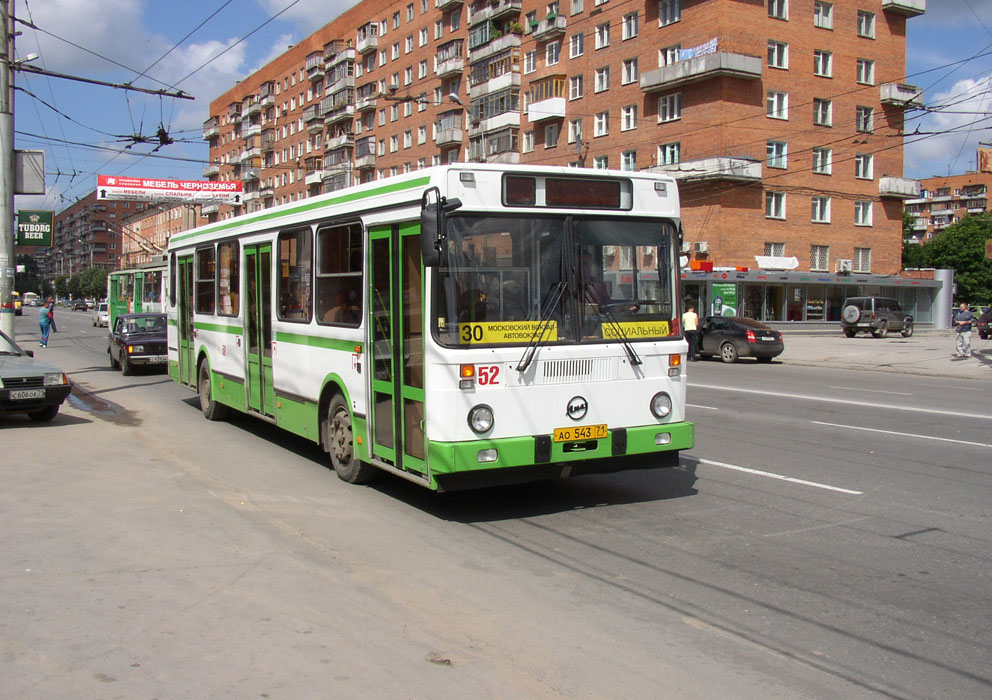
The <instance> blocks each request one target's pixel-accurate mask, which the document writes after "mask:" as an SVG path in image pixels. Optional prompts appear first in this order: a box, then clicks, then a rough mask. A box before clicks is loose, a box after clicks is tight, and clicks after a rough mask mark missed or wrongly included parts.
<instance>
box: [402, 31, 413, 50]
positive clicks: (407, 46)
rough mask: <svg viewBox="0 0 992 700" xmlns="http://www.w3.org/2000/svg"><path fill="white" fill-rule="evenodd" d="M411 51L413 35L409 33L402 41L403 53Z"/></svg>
mask: <svg viewBox="0 0 992 700" xmlns="http://www.w3.org/2000/svg"><path fill="white" fill-rule="evenodd" d="M411 51H413V35H412V34H411V35H410V36H408V37H407V38H406V39H404V41H403V53H405V54H406V53H410V52H411Z"/></svg>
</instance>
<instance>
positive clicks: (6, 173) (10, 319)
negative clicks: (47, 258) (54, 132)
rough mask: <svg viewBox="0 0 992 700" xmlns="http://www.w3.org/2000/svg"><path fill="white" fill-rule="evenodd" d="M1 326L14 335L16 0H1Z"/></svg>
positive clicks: (7, 332) (9, 334)
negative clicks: (14, 65)
mask: <svg viewBox="0 0 992 700" xmlns="http://www.w3.org/2000/svg"><path fill="white" fill-rule="evenodd" d="M0 2H2V5H0V7H2V10H0V12H2V14H3V17H2V20H3V37H2V39H3V54H2V55H0V330H2V331H3V332H4V333H6V334H7V335H8V336H9V337H11V338H13V337H14V294H13V292H14V267H15V265H16V262H17V261H16V260H15V259H14V78H13V72H12V71H11V64H12V63H13V62H14V0H0Z"/></svg>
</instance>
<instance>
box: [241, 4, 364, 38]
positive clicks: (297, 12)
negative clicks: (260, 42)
mask: <svg viewBox="0 0 992 700" xmlns="http://www.w3.org/2000/svg"><path fill="white" fill-rule="evenodd" d="M290 2H291V0H259V5H261V7H262V9H263V10H264V11H265V13H266V15H268V16H269V17H271V16H273V15H275V14H276V13H277V12H280V11H282V10H283V9H284V8H285V7H286V5H288V4H289V3H290ZM356 4H357V3H355V2H350V1H349V0H299V2H297V3H296V4H295V5H293V6H292V7H290V8H289V9H288V10H286V11H285V12H284V13H283V14H281V15H279V19H281V20H286V21H287V22H292V23H293V24H295V25H296V27H297V28H298V29H299V30H300V33H301V35H302V36H310V35H311V34H313V33H314V32H315V31H317V30H318V29H320V28H321V27H323V26H324V25H325V24H327V23H328V22H330V21H331V20H333V19H334V18H336V17H337V16H338V15H340V14H342V13H343V12H345V11H346V10H348V9H349V8H351V7H352V6H354V5H356Z"/></svg>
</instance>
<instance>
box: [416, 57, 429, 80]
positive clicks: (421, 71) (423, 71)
mask: <svg viewBox="0 0 992 700" xmlns="http://www.w3.org/2000/svg"><path fill="white" fill-rule="evenodd" d="M426 77H427V60H426V59H425V60H423V61H421V62H420V63H418V64H417V78H419V79H420V80H423V79H424V78H426Z"/></svg>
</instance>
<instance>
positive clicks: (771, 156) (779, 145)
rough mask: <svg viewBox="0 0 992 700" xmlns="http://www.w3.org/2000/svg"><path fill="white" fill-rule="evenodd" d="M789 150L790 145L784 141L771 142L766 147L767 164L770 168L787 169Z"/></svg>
mask: <svg viewBox="0 0 992 700" xmlns="http://www.w3.org/2000/svg"><path fill="white" fill-rule="evenodd" d="M788 148H789V147H788V144H786V143H785V142H784V141H769V142H768V143H767V145H766V147H765V154H766V158H765V162H766V164H767V165H768V167H769V168H785V167H786V165H787V160H786V157H787V152H788Z"/></svg>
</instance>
